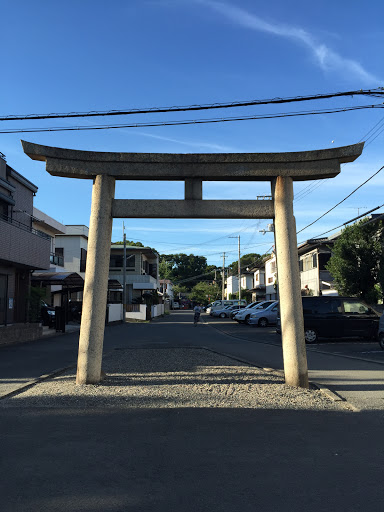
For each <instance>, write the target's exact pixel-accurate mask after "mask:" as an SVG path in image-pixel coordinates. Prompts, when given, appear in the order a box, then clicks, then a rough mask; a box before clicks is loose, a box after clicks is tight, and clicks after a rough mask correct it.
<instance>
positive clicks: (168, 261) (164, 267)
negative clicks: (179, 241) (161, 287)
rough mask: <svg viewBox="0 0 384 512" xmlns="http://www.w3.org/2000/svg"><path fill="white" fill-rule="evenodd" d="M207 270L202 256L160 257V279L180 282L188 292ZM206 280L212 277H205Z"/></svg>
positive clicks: (205, 260)
mask: <svg viewBox="0 0 384 512" xmlns="http://www.w3.org/2000/svg"><path fill="white" fill-rule="evenodd" d="M207 269H208V265H207V259H206V258H205V257H204V256H196V255H195V254H189V255H187V254H183V253H180V254H162V255H161V256H160V265H159V270H160V279H170V280H171V281H173V282H174V283H176V284H177V283H178V282H180V281H181V284H183V285H184V286H186V287H187V289H188V290H191V289H192V288H193V286H194V285H195V284H196V283H197V282H198V281H200V280H201V277H200V276H201V275H202V274H206V273H207V272H209V270H207ZM212 275H213V273H212ZM165 276H166V277H165ZM194 278H196V279H194ZM207 279H212V277H211V276H207ZM183 281H185V282H183Z"/></svg>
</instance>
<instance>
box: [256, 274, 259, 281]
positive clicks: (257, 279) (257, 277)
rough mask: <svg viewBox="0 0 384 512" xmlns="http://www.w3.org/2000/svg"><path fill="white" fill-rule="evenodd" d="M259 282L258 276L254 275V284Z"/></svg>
mask: <svg viewBox="0 0 384 512" xmlns="http://www.w3.org/2000/svg"><path fill="white" fill-rule="evenodd" d="M258 282H259V274H255V283H258Z"/></svg>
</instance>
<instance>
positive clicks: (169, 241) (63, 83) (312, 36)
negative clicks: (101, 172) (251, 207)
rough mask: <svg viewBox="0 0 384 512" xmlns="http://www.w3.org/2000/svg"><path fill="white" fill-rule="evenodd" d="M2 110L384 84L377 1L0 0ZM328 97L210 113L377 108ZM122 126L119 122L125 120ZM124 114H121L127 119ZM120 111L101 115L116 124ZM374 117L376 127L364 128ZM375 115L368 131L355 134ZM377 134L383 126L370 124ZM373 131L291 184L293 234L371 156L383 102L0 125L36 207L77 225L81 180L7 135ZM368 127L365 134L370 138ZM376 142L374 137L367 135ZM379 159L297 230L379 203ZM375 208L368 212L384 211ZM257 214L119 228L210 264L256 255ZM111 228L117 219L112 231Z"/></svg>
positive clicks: (221, 191) (204, 149)
mask: <svg viewBox="0 0 384 512" xmlns="http://www.w3.org/2000/svg"><path fill="white" fill-rule="evenodd" d="M1 5H2V14H3V16H2V18H3V19H4V20H6V23H3V24H2V31H1V34H0V38H1V46H0V47H1V62H2V71H3V76H2V80H1V84H0V90H1V98H2V102H1V112H0V113H1V114H2V115H7V114H30V113H49V112H69V111H89V110H110V109H124V108H126V109H128V108H138V107H156V106H171V105H190V104H201V103H214V102H226V101H236V100H239V101H241V100H251V99H261V98H273V97H276V96H279V97H284V96H297V95H307V94H317V93H326V92H337V91H345V90H356V89H360V88H375V87H378V86H384V69H383V68H384V59H383V57H382V55H383V53H384V52H383V50H384V31H383V28H382V19H383V14H384V5H383V3H382V2H381V1H379V0H373V1H371V2H367V3H366V4H364V6H362V4H361V2H357V1H351V2H349V3H348V7H345V4H344V2H331V1H328V0H325V1H322V2H316V3H312V4H311V3H308V2H303V1H296V2H284V1H282V0H280V1H274V0H272V1H269V2H256V1H246V0H239V1H236V2H235V1H234V0H232V1H228V2H219V1H213V0H212V1H211V0H189V1H187V0H158V1H156V0H155V1H145V0H142V1H135V0H131V1H129V2H127V1H120V0H111V1H110V2H105V1H97V0H92V1H91V0H82V1H80V2H79V1H72V0H67V1H66V2H65V3H63V2H51V1H45V0H38V1H37V2H29V1H27V0H20V1H17V0H14V1H12V2H10V1H4V0H3V2H1ZM379 102H380V100H379V99H375V98H365V99H364V98H361V97H355V98H344V99H343V98H339V99H332V100H322V101H317V102H312V103H306V104H305V105H303V104H300V105H298V104H293V105H290V106H261V107H248V108H243V109H236V110H231V111H230V112H228V111H225V112H223V113H222V111H220V112H218V113H215V114H214V115H218V116H221V115H240V114H244V115H251V114H261V113H272V112H288V111H289V110H303V109H312V108H326V107H344V106H351V105H364V104H373V103H379ZM203 117H212V115H211V113H208V114H207V113H204V112H203V113H179V114H156V115H155V114H153V115H151V116H149V115H148V116H141V117H139V116H136V117H135V118H134V120H135V122H144V121H152V120H156V121H157V120H173V119H191V118H192V119H199V118H203ZM129 120H130V121H131V119H129ZM132 120H133V119H132ZM126 121H127V119H126V118H123V117H118V118H114V119H113V120H112V122H116V123H118V122H120V123H124V122H126ZM108 122H109V120H108V119H105V118H104V119H99V118H97V119H92V120H55V121H53V120H51V121H49V120H47V121H28V122H27V121H24V122H22V121H14V122H7V123H4V122H3V124H2V126H1V127H2V128H5V127H7V128H8V127H9V128H16V127H18V128H25V127H37V126H39V127H46V126H72V125H89V124H95V123H96V124H102V123H106V124H107V123H108ZM377 123H379V124H377ZM376 124H377V126H376V128H375V130H377V131H373V132H371V133H368V132H369V131H370V130H371V129H372V128H373V127H374V126H375V125H376ZM381 129H383V130H382V131H380V130H381ZM367 133H368V136H370V135H372V137H371V139H368V144H367V146H366V148H365V150H364V152H363V155H362V156H361V157H360V158H359V159H358V160H357V161H356V162H355V163H352V164H347V165H346V166H344V167H343V169H342V172H341V174H340V175H339V176H338V177H337V178H335V179H332V180H328V181H323V182H321V183H317V182H315V183H311V182H301V183H300V182H299V183H295V201H294V210H295V216H296V222H297V228H298V230H300V229H302V228H303V227H305V226H306V225H307V224H309V223H310V222H312V221H313V220H315V219H316V218H317V217H318V216H320V215H321V214H322V213H324V212H325V211H327V210H328V209H329V208H331V207H332V206H333V205H334V204H336V203H337V202H338V201H340V200H341V199H342V198H343V197H345V196H346V195H347V194H349V193H350V192H351V191H352V190H353V189H354V188H355V187H356V186H358V185H359V184H360V183H362V182H363V181H365V180H366V179H367V178H368V177H369V176H371V175H372V174H373V173H374V172H375V171H376V170H378V169H379V168H380V167H381V166H382V165H383V164H384V151H383V145H384V109H369V110H362V111H359V112H346V113H339V114H329V115H317V116H307V117H299V118H283V119H269V120H253V121H241V122H232V123H221V124H220V123H216V124H204V125H190V126H166V127H152V128H124V129H118V130H101V131H80V132H57V133H30V134H0V151H2V152H3V153H4V154H5V155H6V157H7V161H8V163H9V165H11V166H12V167H14V168H15V169H16V170H17V171H18V172H20V173H21V174H23V175H24V176H25V177H27V178H28V179H29V180H31V181H32V182H33V183H35V184H36V185H37V186H38V187H39V191H38V194H37V196H36V198H35V206H36V207H37V208H39V209H40V210H42V211H44V212H45V213H47V214H48V215H50V216H52V217H54V218H55V219H57V220H59V221H60V222H63V223H65V224H86V225H88V224H89V215H90V202H91V183H90V182H89V181H82V180H71V179H66V178H57V177H52V176H50V175H49V174H48V173H47V172H46V171H45V168H44V164H43V163H41V162H35V161H32V160H30V159H29V158H28V157H27V156H26V155H25V154H24V153H23V152H22V148H21V144H20V139H21V138H23V139H25V140H28V141H31V142H36V143H39V144H44V145H48V146H59V147H68V148H74V149H85V150H96V151H97V150H99V151H123V152H165V153H168V152H169V153H191V152H192V153H193V152H196V153H215V152H278V151H305V150H311V149H323V148H328V147H333V146H343V145H348V144H353V143H356V142H358V141H359V140H361V139H363V138H364V136H365V135H366V134H367ZM376 135H378V136H377V137H376ZM374 137H376V138H375V139H374V140H373V138H374ZM383 185H384V170H383V171H382V173H379V174H378V175H377V176H376V177H375V178H373V179H372V180H371V181H370V182H369V183H368V184H367V185H365V186H364V187H362V189H361V190H359V191H358V192H357V193H356V194H354V195H353V196H352V197H351V198H350V199H348V200H347V201H345V202H344V203H343V204H342V205H341V206H339V207H338V208H336V209H335V210H333V211H332V212H331V213H330V214H329V215H327V216H325V217H324V218H323V219H322V220H321V221H319V222H317V223H316V224H314V225H313V226H312V227H310V228H308V229H306V230H304V231H303V232H302V233H300V234H299V235H298V242H302V241H304V240H306V239H308V238H311V237H314V236H317V235H319V234H321V233H323V232H324V231H327V230H329V229H332V228H334V227H336V226H338V225H339V224H342V223H343V222H346V221H347V220H350V219H351V218H353V217H355V216H356V215H357V214H358V212H359V213H363V212H364V211H366V210H368V209H370V208H374V207H376V206H378V205H381V204H382V203H384V194H383ZM269 193H270V187H269V183H243V184H241V183H235V184H234V183H225V182H222V183H217V182H216V183H206V184H204V198H206V199H253V198H255V197H256V196H257V195H263V194H269ZM116 197H117V198H134V199H140V198H143V199H145V198H154V199H181V198H182V197H183V184H182V182H157V183H151V182H117V186H116ZM383 210H384V209H383V208H382V209H381V210H379V211H380V212H381V211H383ZM267 224H268V221H265V220H254V221H245V220H240V221H239V220H237V221H236V220H232V221H228V220H158V219H155V220H139V219H138V220H135V219H127V220H126V221H125V225H126V232H127V238H128V239H131V240H136V241H142V242H143V243H144V244H146V245H150V246H152V247H155V248H156V249H157V250H158V251H159V252H160V253H174V252H186V253H188V254H189V253H194V254H200V255H204V256H206V257H207V259H208V262H209V263H211V264H218V265H220V264H221V262H222V257H221V254H222V253H223V251H225V252H226V253H227V256H228V259H229V261H233V260H235V259H236V258H237V240H236V239H234V238H228V237H229V236H237V235H240V236H241V252H242V254H246V253H249V252H260V253H263V252H265V251H267V250H268V249H269V248H270V247H271V245H272V244H273V237H272V234H270V233H267V234H266V235H265V236H263V235H262V233H260V232H259V230H261V229H263V228H265V227H266V225H267ZM121 238H122V220H121V219H117V220H115V221H114V225H113V241H117V240H119V239H121Z"/></svg>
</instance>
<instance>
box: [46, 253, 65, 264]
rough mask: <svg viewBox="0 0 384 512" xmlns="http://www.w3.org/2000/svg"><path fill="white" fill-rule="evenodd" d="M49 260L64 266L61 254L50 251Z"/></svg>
mask: <svg viewBox="0 0 384 512" xmlns="http://www.w3.org/2000/svg"><path fill="white" fill-rule="evenodd" d="M49 261H50V262H51V263H52V264H53V265H57V266H58V267H64V258H63V256H58V255H57V254H53V253H52V252H51V255H50V257H49Z"/></svg>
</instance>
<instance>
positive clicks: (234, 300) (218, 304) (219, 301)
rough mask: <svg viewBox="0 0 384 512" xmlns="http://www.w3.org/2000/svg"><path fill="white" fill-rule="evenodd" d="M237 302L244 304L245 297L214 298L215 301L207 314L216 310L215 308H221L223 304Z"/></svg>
mask: <svg viewBox="0 0 384 512" xmlns="http://www.w3.org/2000/svg"><path fill="white" fill-rule="evenodd" d="M238 304H243V305H244V306H246V305H247V301H246V300H245V299H240V300H239V299H232V300H215V302H214V303H213V304H212V305H211V307H210V311H209V314H210V315H212V313H213V311H216V309H223V308H224V307H225V306H236V305H238ZM207 313H208V310H207Z"/></svg>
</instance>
